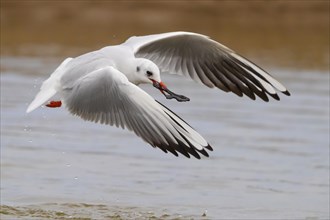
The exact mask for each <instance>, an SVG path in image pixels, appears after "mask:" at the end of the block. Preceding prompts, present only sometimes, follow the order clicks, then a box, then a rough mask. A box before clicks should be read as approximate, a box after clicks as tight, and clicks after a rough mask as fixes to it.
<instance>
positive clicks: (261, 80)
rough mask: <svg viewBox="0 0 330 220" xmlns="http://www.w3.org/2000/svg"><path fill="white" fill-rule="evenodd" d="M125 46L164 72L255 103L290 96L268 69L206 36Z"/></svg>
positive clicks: (139, 40)
mask: <svg viewBox="0 0 330 220" xmlns="http://www.w3.org/2000/svg"><path fill="white" fill-rule="evenodd" d="M123 45H125V46H128V47H130V48H131V49H132V50H133V51H134V53H135V56H136V57H144V58H147V59H150V60H152V61H153V62H154V63H156V64H157V65H158V67H159V68H160V69H161V71H162V72H168V73H174V74H180V75H185V76H188V77H191V78H192V79H194V80H195V81H197V82H202V83H203V84H205V85H206V86H208V87H211V88H212V87H218V88H219V89H222V90H224V91H226V92H229V91H231V92H234V93H235V94H237V95H238V96H243V94H245V95H247V96H248V97H250V98H251V99H253V100H254V99H255V95H257V96H259V97H260V98H262V99H263V100H264V101H268V97H267V94H268V95H270V96H272V97H273V98H274V99H276V100H279V96H278V95H277V91H280V92H282V93H284V94H285V95H290V93H289V92H288V90H287V89H286V88H285V87H284V86H283V85H282V84H281V83H280V82H278V81H277V80H275V79H274V78H273V77H272V76H270V75H269V74H268V73H267V72H266V71H265V70H263V69H261V68H260V67H258V66H257V65H256V64H254V63H252V62H251V61H249V60H247V59H246V58H244V57H242V56H240V55H238V54H237V53H235V52H234V51H232V50H231V49H229V48H227V47H226V46H224V45H222V44H220V43H218V42H216V41H214V40H212V39H210V38H209V37H207V36H204V35H200V34H195V33H190V32H171V33H164V34H155V35H148V36H141V37H131V38H129V39H128V40H127V41H126V42H125V43H124V44H123ZM276 90H277V91H276Z"/></svg>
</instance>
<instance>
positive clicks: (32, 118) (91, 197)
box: [1, 57, 329, 219]
mask: <svg viewBox="0 0 330 220" xmlns="http://www.w3.org/2000/svg"><path fill="white" fill-rule="evenodd" d="M61 59H62V58H52V59H51V58H41V57H2V60H1V62H2V63H1V68H2V73H1V219H16V218H21V219H55V218H60V219H66V218H68V219H69V218H71V219H72V218H76V219H106V218H113V219H229V218H231V219H284V218H286V219H327V218H329V73H328V72H323V71H301V70H295V69H277V68H272V69H269V71H270V72H271V73H272V74H273V75H274V76H275V77H276V78H277V79H279V81H281V82H283V83H284V84H285V85H286V86H287V88H289V90H290V92H291V93H292V96H291V97H285V96H281V101H280V102H277V101H271V102H269V103H265V102H262V101H260V100H257V101H251V100H249V99H248V98H239V97H236V96H235V95H233V94H226V93H224V92H221V91H219V90H216V89H214V90H212V89H208V88H206V87H203V86H201V85H197V84H195V83H193V82H191V81H189V80H181V78H180V77H176V76H164V77H163V78H164V79H163V80H164V81H165V82H166V83H167V84H168V86H169V87H170V88H171V89H173V91H175V92H177V93H179V94H184V95H186V96H188V97H190V98H191V101H190V102H188V103H178V102H175V101H173V100H165V98H164V97H163V96H162V95H161V94H159V92H157V91H156V90H155V89H154V88H151V87H150V86H143V88H144V89H145V90H147V91H148V92H150V94H152V95H153V96H154V97H155V98H156V99H157V100H159V101H161V102H162V103H163V104H165V105H166V106H168V107H169V108H171V109H172V110H173V111H174V112H176V113H177V114H178V115H180V116H182V117H183V118H184V119H185V120H186V121H187V122H189V124H191V125H192V126H193V127H194V128H195V129H196V130H197V131H199V132H200V133H201V134H202V135H203V136H204V137H205V138H206V139H207V140H208V141H209V142H210V144H211V145H212V146H213V148H214V151H213V152H211V153H210V158H202V160H197V159H187V158H185V157H183V156H180V157H178V158H176V157H174V156H173V155H171V154H165V153H163V152H162V151H161V150H158V149H153V148H152V147H150V146H149V145H147V144H146V143H144V142H143V141H142V140H140V139H139V138H138V137H136V136H135V135H134V134H133V133H130V132H128V131H125V130H121V129H118V128H114V127H110V126H105V125H99V124H94V123H91V122H84V121H83V120H81V119H80V118H77V117H74V116H71V115H70V114H69V113H68V112H67V111H66V110H65V109H63V108H60V109H49V108H40V109H38V110H36V111H34V112H32V113H30V114H26V113H25V110H26V108H27V105H28V103H29V102H30V101H31V100H32V98H33V97H34V95H35V94H36V93H37V91H38V90H39V86H40V84H41V82H42V81H43V80H44V79H45V78H46V77H47V74H46V73H48V72H51V70H53V69H54V68H55V67H56V66H57V65H58V64H59V62H60V60H61ZM205 97H207V98H205ZM202 215H206V216H202Z"/></svg>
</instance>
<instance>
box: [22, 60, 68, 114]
mask: <svg viewBox="0 0 330 220" xmlns="http://www.w3.org/2000/svg"><path fill="white" fill-rule="evenodd" d="M71 60H72V58H67V59H65V60H64V61H63V62H62V63H61V65H60V66H59V67H57V69H56V70H55V71H54V72H53V73H52V75H51V76H50V77H49V78H48V79H47V80H45V81H44V82H43V83H42V86H41V87H40V91H39V93H38V94H37V95H36V97H35V98H34V100H33V101H32V102H31V104H30V105H29V107H28V108H27V110H26V112H27V113H29V112H32V111H33V110H34V109H36V108H38V107H39V106H41V105H42V104H44V103H45V102H47V101H48V100H49V99H50V98H51V97H53V96H54V95H55V94H56V93H57V87H58V84H59V80H60V78H61V76H62V74H63V73H64V67H65V66H66V64H67V63H68V62H70V61H71Z"/></svg>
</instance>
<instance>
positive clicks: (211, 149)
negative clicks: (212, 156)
mask: <svg viewBox="0 0 330 220" xmlns="http://www.w3.org/2000/svg"><path fill="white" fill-rule="evenodd" d="M205 148H206V149H208V150H209V151H213V148H212V147H211V145H207V146H206V147H205Z"/></svg>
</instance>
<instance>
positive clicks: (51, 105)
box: [46, 101, 62, 108]
mask: <svg viewBox="0 0 330 220" xmlns="http://www.w3.org/2000/svg"><path fill="white" fill-rule="evenodd" d="M61 105H62V102H61V101H51V102H49V103H48V104H47V105H46V106H47V107H49V108H58V107H61Z"/></svg>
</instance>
